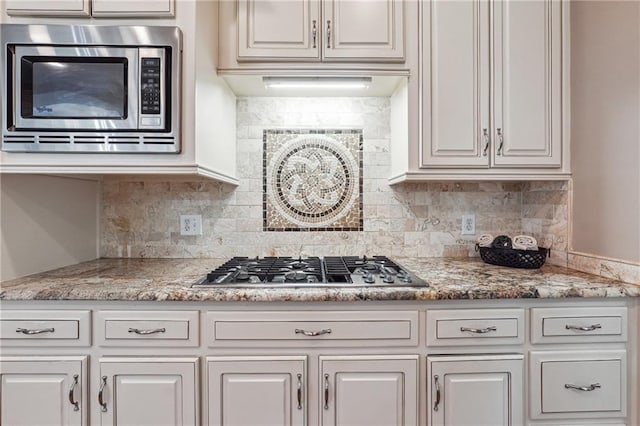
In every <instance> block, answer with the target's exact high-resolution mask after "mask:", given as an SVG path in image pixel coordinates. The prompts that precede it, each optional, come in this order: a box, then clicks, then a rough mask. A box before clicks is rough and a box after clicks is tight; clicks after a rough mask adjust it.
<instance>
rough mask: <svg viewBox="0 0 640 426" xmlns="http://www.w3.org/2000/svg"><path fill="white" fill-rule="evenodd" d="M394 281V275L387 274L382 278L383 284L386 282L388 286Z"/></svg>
mask: <svg viewBox="0 0 640 426" xmlns="http://www.w3.org/2000/svg"><path fill="white" fill-rule="evenodd" d="M393 281H394V279H393V275H391V274H385V275H384V277H382V282H385V283H387V284H391V283H392V282H393Z"/></svg>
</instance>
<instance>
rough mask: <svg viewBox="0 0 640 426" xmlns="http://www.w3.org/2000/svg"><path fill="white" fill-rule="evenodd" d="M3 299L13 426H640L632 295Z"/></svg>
mask: <svg viewBox="0 0 640 426" xmlns="http://www.w3.org/2000/svg"><path fill="white" fill-rule="evenodd" d="M0 302H1V307H2V309H1V310H0V323H2V324H0V325H2V328H1V329H0V331H2V333H0V344H1V348H0V349H1V351H2V356H0V424H1V425H2V426H27V425H29V426H69V425H73V426H82V425H85V426H91V425H93V426H96V425H102V426H191V425H194V426H195V425H211V426H271V425H277V426H282V425H286V426H307V425H308V426H418V425H420V426H423V425H428V426H521V425H530V426H536V425H537V426H543V425H546V426H550V425H561V424H566V425H574V426H576V425H581V426H583V425H591V426H593V425H596V424H597V425H605V424H607V425H611V424H616V425H621V424H626V425H638V424H640V418H639V416H638V401H637V397H638V394H639V391H640V389H639V388H638V385H639V383H638V377H637V362H638V338H637V336H639V334H638V330H639V328H638V327H639V326H638V324H640V316H639V315H640V310H639V307H640V304H639V301H636V300H633V299H621V298H617V299H614V300H595V299H590V300H584V299H572V300H561V301H559V300H522V299H520V300H499V301H495V300H473V301H454V300H447V301H397V302H394V301H389V302H385V303H375V302H367V303H333V302H321V303H313V302H307V303H302V302H301V303H297V302H286V303H277V302H268V303H258V302H255V303H241V302H228V303H223V302H220V303H212V302H159V301H154V302H142V301H139V302H106V301H58V302H54V301H29V302H27V303H25V302H24V301H5V300H2V301H0ZM51 329H53V331H50V330H51ZM20 330H24V331H20ZM200 362H202V363H203V368H202V369H201V368H200ZM525 364H526V367H525ZM525 371H526V372H527V374H525V373H524V372H525ZM76 377H77V382H76ZM525 401H526V402H525ZM200 406H202V410H201V409H200ZM76 407H77V409H76ZM201 411H202V414H201Z"/></svg>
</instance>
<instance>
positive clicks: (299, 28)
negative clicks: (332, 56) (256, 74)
mask: <svg viewBox="0 0 640 426" xmlns="http://www.w3.org/2000/svg"><path fill="white" fill-rule="evenodd" d="M320 26H321V24H320V3H319V1H318V0H239V1H238V60H239V61H242V60H252V61H256V60H261V59H264V60H269V61H276V60H291V59H305V60H309V61H314V60H320V49H319V46H320V41H321V40H320V37H321V34H320Z"/></svg>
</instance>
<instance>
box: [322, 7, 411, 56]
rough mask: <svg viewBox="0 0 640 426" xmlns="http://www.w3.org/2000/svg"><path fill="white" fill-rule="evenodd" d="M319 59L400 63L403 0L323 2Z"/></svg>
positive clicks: (402, 53) (402, 37)
mask: <svg viewBox="0 0 640 426" xmlns="http://www.w3.org/2000/svg"><path fill="white" fill-rule="evenodd" d="M323 19H324V22H323V23H322V26H323V27H322V28H323V36H324V37H323V39H322V45H323V58H324V59H326V60H348V61H354V60H367V59H372V60H380V61H403V60H404V1H403V0H377V1H366V2H363V1H359V0H324V1H323Z"/></svg>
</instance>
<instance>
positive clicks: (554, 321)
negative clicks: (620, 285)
mask: <svg viewBox="0 0 640 426" xmlns="http://www.w3.org/2000/svg"><path fill="white" fill-rule="evenodd" d="M626 340H627V308H625V307H610V308H550V309H540V308H534V309H532V310H531V341H532V343H574V342H625V341H626Z"/></svg>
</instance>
